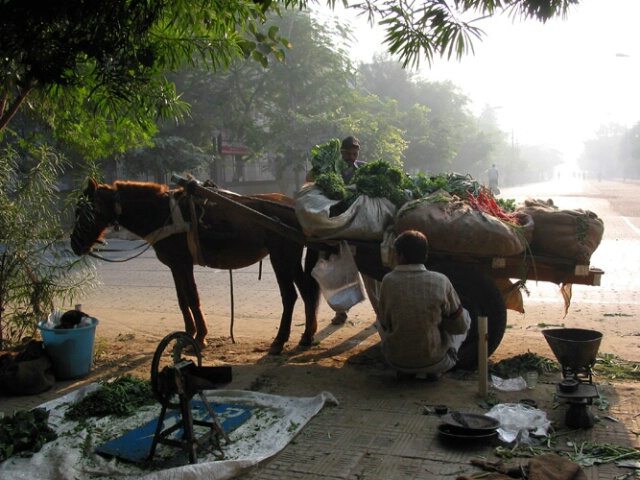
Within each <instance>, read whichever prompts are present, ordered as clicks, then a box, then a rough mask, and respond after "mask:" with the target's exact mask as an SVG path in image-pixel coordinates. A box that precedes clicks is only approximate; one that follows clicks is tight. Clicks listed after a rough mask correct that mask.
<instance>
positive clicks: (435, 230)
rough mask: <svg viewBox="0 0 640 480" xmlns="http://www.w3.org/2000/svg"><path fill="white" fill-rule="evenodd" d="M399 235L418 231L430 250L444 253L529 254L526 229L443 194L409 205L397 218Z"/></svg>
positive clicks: (436, 194)
mask: <svg viewBox="0 0 640 480" xmlns="http://www.w3.org/2000/svg"><path fill="white" fill-rule="evenodd" d="M395 229H396V233H397V234H398V235H400V233H402V232H404V231H406V230H418V231H420V232H422V233H424V234H425V235H426V236H427V238H428V239H429V246H430V248H432V249H434V250H438V251H442V252H450V253H461V254H470V255H484V256H511V255H518V254H520V253H522V252H524V251H525V249H526V246H527V240H526V238H525V234H524V230H523V228H520V227H518V228H516V227H514V226H511V225H507V223H505V222H503V221H501V220H499V219H497V218H495V217H493V216H491V215H487V214H484V213H481V212H479V211H478V210H476V209H475V208H473V207H471V206H470V205H469V204H468V203H466V202H463V201H461V200H458V199H456V198H453V197H451V196H450V195H449V194H447V193H446V192H443V191H439V192H435V193H433V194H431V195H429V196H428V197H426V198H421V199H418V200H413V201H411V202H409V203H407V204H405V205H404V206H403V207H402V208H401V209H400V210H399V211H398V214H397V215H396V221H395Z"/></svg>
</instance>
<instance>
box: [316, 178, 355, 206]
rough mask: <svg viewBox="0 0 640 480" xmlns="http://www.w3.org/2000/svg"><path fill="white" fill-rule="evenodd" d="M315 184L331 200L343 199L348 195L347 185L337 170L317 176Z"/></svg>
mask: <svg viewBox="0 0 640 480" xmlns="http://www.w3.org/2000/svg"><path fill="white" fill-rule="evenodd" d="M315 184H316V187H318V188H319V189H320V190H322V193H323V194H324V195H325V197H327V198H329V199H331V200H343V199H344V198H345V197H346V196H347V189H346V185H345V184H344V181H343V180H342V177H341V176H340V175H338V174H337V173H335V172H327V173H321V174H320V175H318V176H317V177H316V179H315Z"/></svg>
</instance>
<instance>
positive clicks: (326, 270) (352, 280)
mask: <svg viewBox="0 0 640 480" xmlns="http://www.w3.org/2000/svg"><path fill="white" fill-rule="evenodd" d="M311 275H312V276H313V278H315V279H316V280H317V282H318V284H319V285H320V290H321V291H322V295H323V296H324V299H325V300H326V301H327V303H328V304H329V306H330V307H331V308H332V309H333V310H335V311H336V312H344V311H346V310H349V309H350V308H351V307H353V306H354V305H355V304H357V303H360V302H362V301H363V300H364V298H365V297H364V289H363V286H362V280H361V279H360V274H359V273H358V267H357V266H356V262H355V260H354V259H353V255H352V254H351V249H350V248H349V244H348V243H347V242H346V241H345V240H343V241H341V242H340V251H339V252H338V253H337V254H332V255H330V256H329V258H328V259H320V260H318V263H316V266H315V267H314V268H313V270H312V272H311Z"/></svg>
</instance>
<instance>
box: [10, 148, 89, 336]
mask: <svg viewBox="0 0 640 480" xmlns="http://www.w3.org/2000/svg"><path fill="white" fill-rule="evenodd" d="M64 165H65V161H64V160H63V159H62V158H61V157H60V156H59V154H58V153H57V152H55V151H54V150H52V149H51V148H50V147H46V146H40V147H37V146H30V145H26V144H23V145H22V146H16V147H14V146H11V145H7V146H5V148H3V149H0V347H1V346H3V343H5V344H6V345H4V346H11V345H15V344H18V343H19V342H20V340H21V339H22V338H23V337H24V336H32V335H33V334H34V333H35V331H36V325H37V323H38V322H39V321H40V320H43V319H46V317H47V315H48V314H49V313H51V311H52V308H53V305H54V302H55V301H56V300H60V301H65V300H68V301H71V300H72V299H73V297H74V296H75V295H77V294H79V293H81V292H83V291H87V290H88V289H89V288H91V285H92V284H91V279H92V278H93V274H94V271H93V269H92V268H91V266H90V265H88V264H87V263H85V262H84V261H78V260H77V259H76V258H75V256H74V257H73V258H69V252H68V250H67V249H66V247H65V244H64V242H63V240H64V238H63V235H64V232H63V231H62V227H61V213H60V212H61V211H62V202H61V199H60V197H59V193H58V189H57V186H56V181H57V178H58V176H59V175H60V174H61V172H62V169H63V167H64ZM85 282H86V283H85Z"/></svg>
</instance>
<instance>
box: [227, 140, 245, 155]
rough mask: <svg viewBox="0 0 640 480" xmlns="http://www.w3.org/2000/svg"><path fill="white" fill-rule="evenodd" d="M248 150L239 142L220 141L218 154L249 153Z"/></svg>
mask: <svg viewBox="0 0 640 480" xmlns="http://www.w3.org/2000/svg"><path fill="white" fill-rule="evenodd" d="M249 153H251V152H250V150H249V148H248V147H246V146H245V145H242V144H241V143H239V142H228V141H226V140H222V141H221V142H220V155H249Z"/></svg>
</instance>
